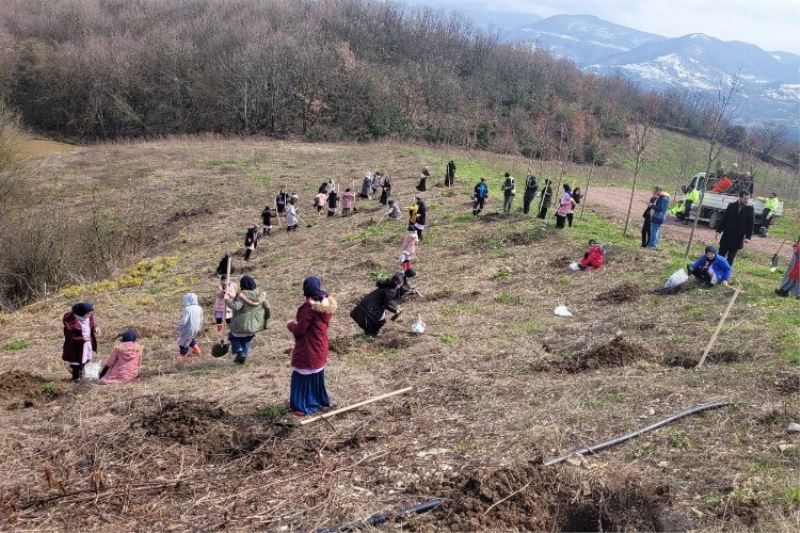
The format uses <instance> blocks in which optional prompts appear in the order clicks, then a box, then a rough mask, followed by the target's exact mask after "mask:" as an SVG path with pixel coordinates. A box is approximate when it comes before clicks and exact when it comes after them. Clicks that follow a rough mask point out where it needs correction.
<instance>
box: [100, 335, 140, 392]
mask: <svg viewBox="0 0 800 533" xmlns="http://www.w3.org/2000/svg"><path fill="white" fill-rule="evenodd" d="M137 338H138V337H137V335H136V332H135V331H134V330H132V329H129V330H127V331H126V332H125V333H123V334H122V338H121V340H120V342H118V343H117V345H116V346H114V351H113V352H111V356H110V357H109V358H108V359H106V362H105V363H104V364H103V370H101V371H100V376H99V377H100V379H99V380H98V381H97V383H99V384H100V385H119V384H122V383H130V382H131V381H133V380H135V379H136V378H137V377H139V367H140V366H141V364H142V345H141V344H139V343H138V342H136V341H137Z"/></svg>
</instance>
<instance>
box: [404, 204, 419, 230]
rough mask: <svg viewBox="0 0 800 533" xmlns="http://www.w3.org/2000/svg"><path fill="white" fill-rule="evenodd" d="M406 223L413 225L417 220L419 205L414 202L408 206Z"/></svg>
mask: <svg viewBox="0 0 800 533" xmlns="http://www.w3.org/2000/svg"><path fill="white" fill-rule="evenodd" d="M406 209H408V224H409V225H410V226H413V225H414V224H415V223H416V222H417V214H418V213H419V206H418V205H417V204H416V202H415V203H413V204H411V205H410V206H408V207H407V208H406Z"/></svg>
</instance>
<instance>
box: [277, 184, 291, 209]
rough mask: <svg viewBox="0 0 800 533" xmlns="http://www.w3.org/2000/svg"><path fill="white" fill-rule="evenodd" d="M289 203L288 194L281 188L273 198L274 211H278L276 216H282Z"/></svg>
mask: <svg viewBox="0 0 800 533" xmlns="http://www.w3.org/2000/svg"><path fill="white" fill-rule="evenodd" d="M288 203H289V194H288V193H287V192H286V191H284V190H283V187H281V188H280V191H279V192H278V196H276V197H275V209H277V210H278V214H279V215H282V214H284V213H285V212H286V204H288Z"/></svg>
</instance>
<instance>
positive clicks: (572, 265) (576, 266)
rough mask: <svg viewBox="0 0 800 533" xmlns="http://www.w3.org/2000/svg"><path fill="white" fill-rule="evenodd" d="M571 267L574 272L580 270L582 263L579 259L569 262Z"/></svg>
mask: <svg viewBox="0 0 800 533" xmlns="http://www.w3.org/2000/svg"><path fill="white" fill-rule="evenodd" d="M569 269H570V270H572V271H573V272H577V271H578V270H580V269H581V267H580V265H578V262H577V261H573V262H572V263H570V264H569Z"/></svg>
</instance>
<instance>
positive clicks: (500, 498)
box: [415, 465, 665, 531]
mask: <svg viewBox="0 0 800 533" xmlns="http://www.w3.org/2000/svg"><path fill="white" fill-rule="evenodd" d="M564 474H565V472H563V471H562V470H561V469H557V468H553V469H550V468H547V467H543V466H540V465H531V466H528V467H526V468H522V469H512V468H500V469H480V470H477V471H474V472H468V473H466V474H464V475H463V476H461V477H459V478H456V479H454V480H452V481H451V483H452V485H453V486H452V488H451V489H450V490H449V491H448V492H449V493H448V494H447V502H446V503H445V504H444V505H443V506H442V507H441V508H439V509H437V510H435V511H434V512H432V513H431V514H430V515H424V516H423V517H421V520H420V521H419V522H421V523H419V524H415V526H417V529H419V530H423V531H434V530H438V531H441V530H443V529H447V530H450V531H623V530H631V531H653V530H659V529H660V516H661V515H662V514H663V511H664V510H665V506H664V502H663V500H665V497H664V496H663V495H662V494H659V493H658V491H657V490H656V489H654V488H646V487H647V485H646V484H643V483H641V482H640V480H634V479H633V478H627V477H618V478H617V477H613V478H607V479H595V480H592V481H586V482H584V483H580V482H579V480H578V479H575V478H574V476H571V475H564ZM662 492H663V491H662ZM426 493H441V491H437V490H435V489H434V490H426ZM493 506H494V507H493ZM419 526H422V527H419Z"/></svg>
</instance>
